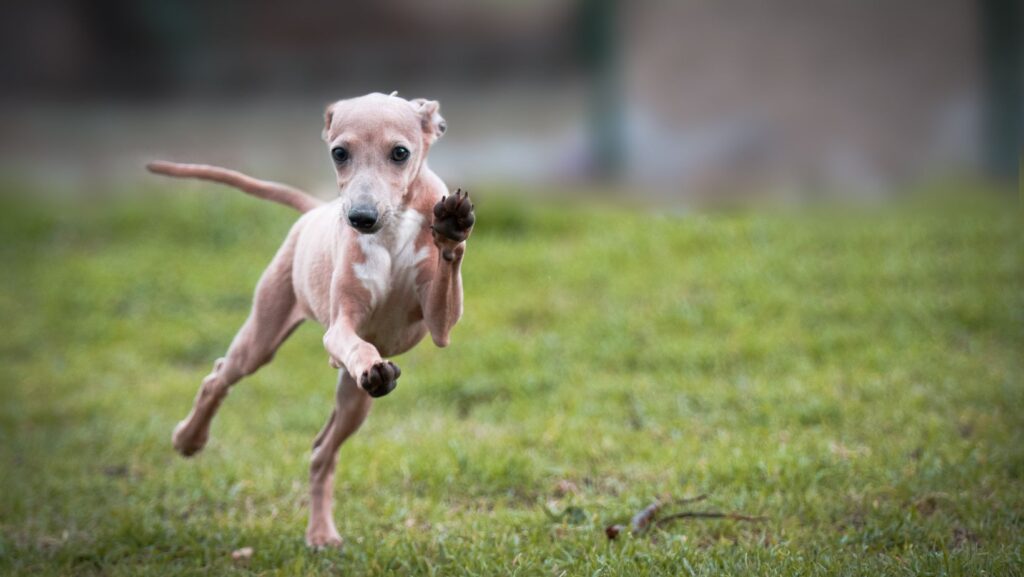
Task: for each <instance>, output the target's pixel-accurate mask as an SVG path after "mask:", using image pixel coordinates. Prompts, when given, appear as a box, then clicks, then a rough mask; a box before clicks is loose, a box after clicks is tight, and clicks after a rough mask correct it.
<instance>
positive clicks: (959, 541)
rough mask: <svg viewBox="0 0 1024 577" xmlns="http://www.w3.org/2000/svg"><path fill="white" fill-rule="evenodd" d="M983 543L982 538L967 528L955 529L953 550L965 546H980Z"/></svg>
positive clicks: (952, 543)
mask: <svg viewBox="0 0 1024 577" xmlns="http://www.w3.org/2000/svg"><path fill="white" fill-rule="evenodd" d="M980 543H981V538H980V537H978V535H977V534H976V533H975V532H974V531H971V530H970V529H968V528H967V527H955V528H954V529H953V539H952V542H951V543H950V545H951V547H950V548H951V549H959V548H961V547H963V546H965V545H978V544H980Z"/></svg>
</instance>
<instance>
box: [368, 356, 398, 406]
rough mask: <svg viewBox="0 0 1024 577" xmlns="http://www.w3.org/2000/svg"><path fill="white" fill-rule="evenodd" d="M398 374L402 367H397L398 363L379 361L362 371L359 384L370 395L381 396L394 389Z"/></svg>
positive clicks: (396, 384)
mask: <svg viewBox="0 0 1024 577" xmlns="http://www.w3.org/2000/svg"><path fill="white" fill-rule="evenodd" d="M400 376H402V369H399V368H398V365H396V364H395V363H392V362H391V361H381V362H379V363H376V364H374V365H373V366H372V367H370V368H369V369H367V370H365V371H363V374H362V375H360V376H359V386H360V387H362V388H363V390H364V391H366V392H367V393H369V394H370V396H371V397H374V398H377V397H383V396H384V395H386V394H388V393H390V392H391V391H393V390H395V387H397V386H398V377H400Z"/></svg>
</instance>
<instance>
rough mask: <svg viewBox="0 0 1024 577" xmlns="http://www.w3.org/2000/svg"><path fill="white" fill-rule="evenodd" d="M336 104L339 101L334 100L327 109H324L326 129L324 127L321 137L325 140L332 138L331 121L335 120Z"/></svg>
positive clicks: (328, 140)
mask: <svg viewBox="0 0 1024 577" xmlns="http://www.w3.org/2000/svg"><path fill="white" fill-rule="evenodd" d="M335 104H337V103H336V102H332V103H330V104H328V105H327V108H326V109H324V129H323V132H321V133H320V138H323V139H324V142H330V138H331V121H333V120H334V105H335Z"/></svg>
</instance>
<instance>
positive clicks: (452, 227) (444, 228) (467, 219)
mask: <svg viewBox="0 0 1024 577" xmlns="http://www.w3.org/2000/svg"><path fill="white" fill-rule="evenodd" d="M474 222H476V215H475V214H473V203H472V202H470V201H469V193H468V192H463V190H462V189H461V188H460V189H458V190H456V191H455V193H454V194H450V195H448V196H446V197H444V198H442V199H441V201H440V202H438V203H437V204H435V205H434V224H433V226H431V227H430V228H431V230H433V231H434V242H435V243H437V245H438V246H440V247H441V248H450V245H451V244H452V243H460V242H462V241H464V240H466V239H467V238H469V233H470V232H471V231H472V230H473V223H474Z"/></svg>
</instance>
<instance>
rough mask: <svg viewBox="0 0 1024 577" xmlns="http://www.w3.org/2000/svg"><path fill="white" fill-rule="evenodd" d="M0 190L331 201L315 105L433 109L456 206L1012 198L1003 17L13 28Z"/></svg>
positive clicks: (838, 8) (112, 9)
mask: <svg viewBox="0 0 1024 577" xmlns="http://www.w3.org/2000/svg"><path fill="white" fill-rule="evenodd" d="M5 12H6V17H5V18H4V21H3V23H2V24H0V29H2V34H0V37H2V42H3V43H4V46H3V50H2V51H0V58H2V60H0V74H2V76H0V78H2V83H3V86H4V90H3V91H2V95H0V98H2V106H0V114H2V119H0V121H2V122H0V125H2V127H3V128H2V132H0V174H3V175H4V177H5V178H8V179H15V180H17V181H19V182H24V181H28V182H39V183H41V184H44V185H45V186H46V187H47V189H63V190H69V191H76V192H83V191H84V192H91V193H95V192H103V191H105V190H108V189H110V188H111V187H113V186H116V185H123V184H124V183H126V182H129V183H130V182H132V181H133V180H141V179H142V178H144V174H143V173H142V169H141V166H142V164H143V163H144V161H146V160H149V159H152V158H154V157H162V158H170V159H175V160H180V161H203V162H210V163H217V164H223V165H227V166H230V167H234V168H239V169H242V170H245V171H248V172H251V173H254V174H256V175H259V176H262V177H265V178H272V179H276V180H283V181H288V182H291V183H294V184H297V185H300V186H304V187H307V188H310V189H312V190H314V191H318V192H319V193H320V194H322V195H330V194H331V181H332V173H331V169H330V164H329V162H328V155H327V152H326V150H325V149H324V146H323V145H322V143H321V142H320V140H319V134H320V128H321V124H322V111H323V108H324V106H325V104H326V103H328V102H330V101H333V100H335V99H338V98H343V97H348V96H355V95H360V94H364V93H367V92H374V91H379V92H391V91H393V90H397V91H398V92H399V94H400V95H402V96H405V97H407V98H414V97H429V98H433V99H438V100H440V101H441V103H442V112H443V114H444V115H445V117H446V118H447V120H448V124H449V127H450V128H451V129H450V130H449V132H448V135H447V136H446V137H445V139H444V141H443V142H442V143H440V144H439V145H438V146H437V147H435V149H434V151H433V153H432V159H431V162H432V165H433V166H434V168H435V170H436V171H437V172H438V173H439V174H441V175H442V176H443V177H444V178H445V179H446V181H447V182H448V184H449V185H451V186H453V187H454V186H464V187H471V188H472V187H474V186H477V187H479V186H481V185H483V186H485V187H486V186H489V185H492V184H499V183H500V184H502V185H508V186H510V187H520V189H521V190H537V189H545V190H547V189H550V190H573V189H576V190H590V191H593V190H605V191H608V190H613V191H615V193H616V194H618V193H623V194H625V192H624V191H630V193H631V194H649V195H656V196H658V197H664V198H670V199H679V200H681V201H684V202H688V201H696V200H708V199H711V200H727V201H734V200H747V199H751V198H758V197H761V198H765V197H766V198H782V199H792V198H796V199H801V200H802V199H808V198H811V199H814V198H820V197H833V196H855V197H868V198H875V197H883V198H885V197H889V196H892V195H894V194H898V193H897V192H896V191H900V190H907V189H908V187H909V186H912V185H914V184H917V183H920V182H934V181H936V180H940V181H944V180H948V179H962V178H965V177H966V178H972V179H973V178H978V177H981V178H984V179H988V180H991V181H994V182H1001V183H1003V184H1004V185H1007V188H1008V189H1011V190H1012V188H1013V187H1012V184H1013V183H1015V182H1016V180H1017V175H1018V170H1019V163H1020V142H1021V126H1022V114H1021V110H1022V102H1024V98H1022V92H1021V68H1022V60H1021V45H1020V29H1021V25H1020V24H1021V10H1020V4H1019V2H1016V1H1015V0H982V1H971V0H905V1H902V2H898V3H892V2H882V1H874V0H872V1H857V2H853V1H825V2H821V1H814V0H776V1H773V2H759V1H756V0H729V1H714V0H699V1H687V2H675V1H667V0H664V1H659V0H640V1H636V2H628V3H627V2H622V1H619V0H549V1H543V2H542V1H537V0H527V1H518V2H509V1H505V0H485V1H480V2H457V1H455V0H439V1H435V2H413V1H403V0H382V1H378V2H372V3H371V2H358V3H339V2H330V1H325V0H294V1H292V2H287V3H281V2H269V1H252V2H200V1H185V2H170V1H164V0H138V1H127V0H121V1H118V0H114V1H104V2H74V1H70V0H63V1H62V0H41V1H37V2H31V3H29V2H25V3H19V4H18V5H14V6H10V7H7V8H6V10H5Z"/></svg>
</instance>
